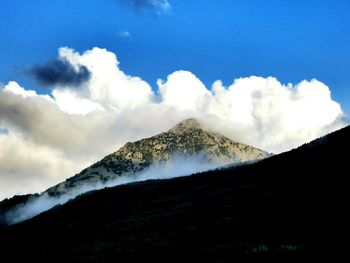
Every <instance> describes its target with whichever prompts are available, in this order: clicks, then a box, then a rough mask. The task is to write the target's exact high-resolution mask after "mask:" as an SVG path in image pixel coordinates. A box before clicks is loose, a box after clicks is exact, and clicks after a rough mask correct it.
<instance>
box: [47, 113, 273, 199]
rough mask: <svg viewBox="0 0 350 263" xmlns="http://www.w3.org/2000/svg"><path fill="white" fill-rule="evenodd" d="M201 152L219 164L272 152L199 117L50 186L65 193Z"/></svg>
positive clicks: (54, 191)
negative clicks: (225, 133) (210, 128)
mask: <svg viewBox="0 0 350 263" xmlns="http://www.w3.org/2000/svg"><path fill="white" fill-rule="evenodd" d="M176 155H178V156H182V157H185V158H186V157H191V156H196V155H200V156H201V157H203V158H204V159H205V160H207V161H208V162H211V163H215V164H217V165H218V166H220V165H224V164H229V163H240V162H246V161H253V160H259V159H263V158H264V157H266V156H268V154H267V153H266V152H264V151H262V150H259V149H256V148H253V147H251V146H248V145H245V144H242V143H238V142H234V141H232V140H230V139H229V138H227V137H225V136H223V135H221V134H218V133H213V132H210V131H206V130H204V129H203V128H202V127H201V124H200V123H199V122H198V121H197V120H196V119H193V118H191V119H187V120H184V121H182V122H181V123H179V124H177V125H176V126H175V127H173V128H172V129H170V130H169V131H167V132H163V133H161V134H158V135H156V136H153V137H151V138H146V139H142V140H139V141H136V142H129V143H127V144H125V145H124V146H123V147H122V148H120V149H119V150H118V151H116V152H114V153H112V154H110V155H108V156H106V157H105V158H103V159H102V160H101V161H99V162H97V163H95V164H93V165H92V166H90V167H88V168H87V169H85V170H83V171H82V172H81V173H79V174H77V175H75V176H73V177H71V178H69V179H67V180H66V181H65V182H63V183H61V184H58V185H56V186H54V187H52V188H50V189H48V191H47V192H48V193H49V195H51V196H54V195H57V194H61V193H65V192H67V191H69V190H70V189H74V187H77V186H80V185H82V184H86V183H88V184H89V183H91V184H94V183H101V182H102V183H105V182H107V181H109V180H111V179H114V178H116V177H119V176H124V175H125V176H127V175H133V174H135V173H137V172H140V171H142V170H143V169H145V168H147V167H149V166H150V165H152V164H161V163H164V162H167V161H169V160H170V159H171V158H173V157H174V156H176Z"/></svg>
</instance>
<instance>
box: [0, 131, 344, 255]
mask: <svg viewBox="0 0 350 263" xmlns="http://www.w3.org/2000/svg"><path fill="white" fill-rule="evenodd" d="M347 149H350V128H349V127H347V128H344V129H342V130H340V131H337V132H335V133H333V134H331V135H328V136H326V137H324V138H321V139H319V140H316V141H314V142H312V143H311V144H308V145H304V146H302V147H300V148H298V149H296V150H293V151H291V152H288V153H284V154H281V155H278V156H274V157H271V158H269V159H265V160H263V161H261V162H258V163H255V164H252V165H247V166H242V167H237V168H230V169H225V170H220V171H213V172H208V173H203V174H200V175H194V176H190V177H183V178H177V179H172V180H159V181H148V182H142V183H135V184H130V185H124V186H118V187H114V188H109V189H104V190H100V191H96V192H90V193H88V194H85V195H83V196H81V197H79V198H77V199H75V200H73V201H71V202H69V203H67V204H65V205H63V206H60V207H56V208H54V209H52V210H50V211H48V212H45V213H43V214H41V215H39V216H37V217H35V218H33V219H32V220H29V221H27V222H24V223H22V224H18V225H14V226H11V227H3V228H1V229H0V248H1V254H0V262H28V261H29V262H126V261H128V262H132V261H136V260H138V261H142V262H179V261H180V260H181V261H183V262H188V261H190V260H191V261H193V262H231V261H233V260H241V261H247V262H248V261H250V260H252V259H259V260H263V259H270V260H278V262H286V261H289V260H290V261H299V260H301V259H329V260H330V259H332V260H335V258H336V257H339V258H344V257H349V256H348V249H349V246H350V235H349V234H350V215H349V213H348V209H349V205H350V190H349V187H350V177H349V172H348V165H349V161H348V159H349V158H348V156H349V155H348V153H347Z"/></svg>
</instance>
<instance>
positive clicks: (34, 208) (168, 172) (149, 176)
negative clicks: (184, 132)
mask: <svg viewBox="0 0 350 263" xmlns="http://www.w3.org/2000/svg"><path fill="white" fill-rule="evenodd" d="M224 165H228V164H227V163H218V162H212V161H211V162H209V161H208V159H207V158H206V157H205V156H204V155H201V154H199V155H195V156H190V157H188V156H181V155H176V156H174V157H173V158H172V159H171V160H169V161H167V162H163V163H157V164H153V165H151V166H150V167H147V168H145V169H144V170H142V171H140V172H138V173H135V174H132V175H122V176H120V177H118V178H116V179H112V180H110V181H107V182H106V183H95V184H92V183H89V182H87V183H85V184H83V185H82V186H79V187H75V188H74V189H72V190H70V191H69V192H67V193H65V194H62V195H59V196H50V195H49V194H48V193H47V192H43V193H42V194H40V196H33V197H31V198H30V199H29V200H28V201H26V202H25V203H24V204H19V205H17V206H15V207H14V208H12V209H11V210H10V211H8V212H6V213H5V215H4V221H5V222H6V223H7V224H9V225H12V224H17V223H20V222H23V221H25V220H28V219H30V218H33V217H35V216H36V215H38V214H40V213H42V212H45V211H47V210H49V209H51V208H53V207H55V206H57V205H62V204H65V203H67V202H68V201H69V200H72V199H74V198H76V197H77V196H79V195H81V194H84V193H86V192H89V191H93V190H100V189H103V188H107V187H114V186H117V185H123V184H128V183H134V182H141V181H146V180H157V179H158V180H160V179H170V178H175V177H180V176H189V175H192V174H196V173H200V172H205V171H209V170H213V169H217V168H219V167H222V166H224Z"/></svg>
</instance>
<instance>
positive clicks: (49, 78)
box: [29, 59, 91, 86]
mask: <svg viewBox="0 0 350 263" xmlns="http://www.w3.org/2000/svg"><path fill="white" fill-rule="evenodd" d="M29 74H30V75H32V76H34V78H35V79H36V80H37V81H38V82H39V83H40V84H41V85H43V86H54V85H70V86H78V85H80V84H82V83H84V82H86V81H88V80H89V79H90V76H91V72H90V71H89V70H88V68H87V67H85V66H83V65H79V66H78V69H76V68H75V67H74V66H73V65H72V64H71V63H69V61H67V60H65V59H54V60H51V61H49V62H47V63H45V64H41V65H36V66H33V67H32V68H31V69H30V70H29Z"/></svg>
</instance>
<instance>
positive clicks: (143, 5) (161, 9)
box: [119, 0, 171, 14]
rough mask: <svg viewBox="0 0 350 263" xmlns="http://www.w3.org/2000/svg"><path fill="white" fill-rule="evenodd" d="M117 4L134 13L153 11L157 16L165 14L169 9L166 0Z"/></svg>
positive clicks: (126, 0) (125, 1) (124, 0)
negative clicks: (130, 9)
mask: <svg viewBox="0 0 350 263" xmlns="http://www.w3.org/2000/svg"><path fill="white" fill-rule="evenodd" d="M119 3H120V4H121V5H122V6H124V7H128V8H132V9H133V10H134V11H136V12H140V11H154V12H155V13H157V14H160V13H165V12H167V11H169V9H170V7H171V6H170V3H169V1H168V0H119Z"/></svg>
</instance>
